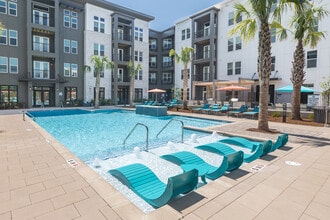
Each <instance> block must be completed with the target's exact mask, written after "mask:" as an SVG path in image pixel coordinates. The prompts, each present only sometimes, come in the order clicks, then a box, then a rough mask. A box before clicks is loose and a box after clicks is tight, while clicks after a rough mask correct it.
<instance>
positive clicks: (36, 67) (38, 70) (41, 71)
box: [33, 61, 50, 79]
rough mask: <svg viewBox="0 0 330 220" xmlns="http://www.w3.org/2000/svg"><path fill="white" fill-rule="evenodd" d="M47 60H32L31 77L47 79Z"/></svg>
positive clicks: (48, 71)
mask: <svg viewBox="0 0 330 220" xmlns="http://www.w3.org/2000/svg"><path fill="white" fill-rule="evenodd" d="M49 73H50V70H49V62H43V61H33V77H34V78H37V79H49Z"/></svg>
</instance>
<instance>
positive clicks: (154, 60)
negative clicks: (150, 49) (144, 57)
mask: <svg viewBox="0 0 330 220" xmlns="http://www.w3.org/2000/svg"><path fill="white" fill-rule="evenodd" d="M149 67H151V68H156V67H157V57H149Z"/></svg>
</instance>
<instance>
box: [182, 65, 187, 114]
mask: <svg viewBox="0 0 330 220" xmlns="http://www.w3.org/2000/svg"><path fill="white" fill-rule="evenodd" d="M187 90H188V67H187V64H184V70H183V94H182V100H183V109H185V110H186V109H188V103H187V102H188V101H187Z"/></svg>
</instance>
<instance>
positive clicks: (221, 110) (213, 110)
mask: <svg viewBox="0 0 330 220" xmlns="http://www.w3.org/2000/svg"><path fill="white" fill-rule="evenodd" d="M229 110H230V104H224V105H223V106H222V107H221V108H219V109H212V110H211V111H212V112H214V113H227V112H228V111H229Z"/></svg>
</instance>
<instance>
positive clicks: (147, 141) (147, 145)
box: [123, 123, 149, 152]
mask: <svg viewBox="0 0 330 220" xmlns="http://www.w3.org/2000/svg"><path fill="white" fill-rule="evenodd" d="M139 125H141V126H143V127H145V128H146V130H147V137H146V149H145V151H147V152H148V150H149V149H148V148H149V128H148V126H147V125H145V124H142V123H136V125H135V126H134V127H133V129H132V130H131V131H130V132H129V134H128V135H127V136H126V138H125V140H124V142H123V145H124V146H125V144H126V140H127V139H128V138H129V136H131V134H132V133H133V131H134V130H135V128H136V127H137V126H139Z"/></svg>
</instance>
